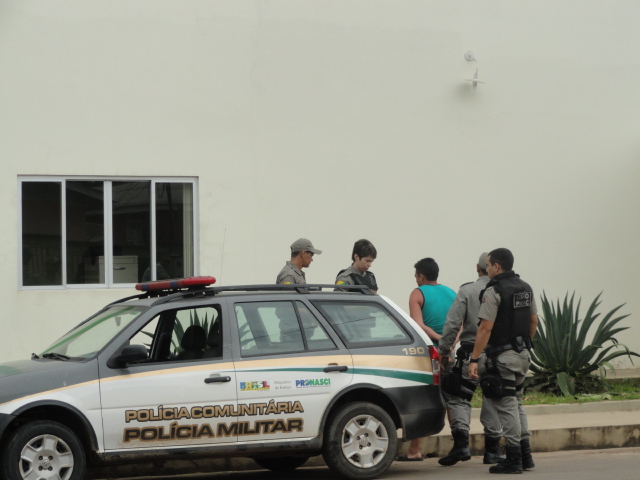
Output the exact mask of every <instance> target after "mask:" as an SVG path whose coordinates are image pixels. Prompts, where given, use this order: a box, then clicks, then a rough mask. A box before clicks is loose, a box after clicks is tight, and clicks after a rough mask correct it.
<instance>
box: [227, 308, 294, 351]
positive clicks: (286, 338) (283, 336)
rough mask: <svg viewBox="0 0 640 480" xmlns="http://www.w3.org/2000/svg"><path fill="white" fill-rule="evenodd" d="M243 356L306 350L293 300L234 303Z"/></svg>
mask: <svg viewBox="0 0 640 480" xmlns="http://www.w3.org/2000/svg"><path fill="white" fill-rule="evenodd" d="M235 311H236V319H237V322H238V332H239V336H240V354H241V355H242V356H243V357H248V356H255V355H270V354H282V353H294V352H301V351H304V350H305V340H304V339H303V334H302V329H301V327H300V322H299V321H298V315H297V313H296V309H295V308H294V305H293V302H247V303H237V304H236V306H235Z"/></svg>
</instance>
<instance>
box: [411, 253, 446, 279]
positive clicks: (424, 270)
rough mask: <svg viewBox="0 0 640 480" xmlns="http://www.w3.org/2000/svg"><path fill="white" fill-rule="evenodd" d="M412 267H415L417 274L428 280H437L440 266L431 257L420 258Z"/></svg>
mask: <svg viewBox="0 0 640 480" xmlns="http://www.w3.org/2000/svg"><path fill="white" fill-rule="evenodd" d="M413 267H414V268H415V269H416V273H417V274H422V275H424V277H425V278H426V279H427V280H428V281H430V282H435V281H436V280H438V274H439V273H440V268H439V267H438V264H437V263H436V261H435V260H434V259H433V258H431V257H426V258H423V259H422V260H418V262H417V263H416V264H415V265H414V266H413Z"/></svg>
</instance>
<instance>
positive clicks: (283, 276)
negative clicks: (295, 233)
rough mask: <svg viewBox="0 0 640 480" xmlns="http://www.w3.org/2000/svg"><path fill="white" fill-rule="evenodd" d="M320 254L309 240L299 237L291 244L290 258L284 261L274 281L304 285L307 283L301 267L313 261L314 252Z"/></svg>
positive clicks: (320, 251)
mask: <svg viewBox="0 0 640 480" xmlns="http://www.w3.org/2000/svg"><path fill="white" fill-rule="evenodd" d="M316 253H317V254H318V255H320V254H321V253H322V250H318V249H317V248H315V247H314V246H313V243H311V241H310V240H308V239H306V238H299V239H298V240H296V241H295V242H293V243H292V244H291V260H290V261H288V262H287V263H285V265H284V267H282V270H280V273H278V277H277V278H276V283H281V284H285V285H289V284H298V285H304V284H306V283H307V280H306V278H305V275H304V272H303V271H302V269H303V268H307V267H308V266H309V265H311V262H313V256H314V255H315V254H316Z"/></svg>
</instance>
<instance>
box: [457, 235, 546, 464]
mask: <svg viewBox="0 0 640 480" xmlns="http://www.w3.org/2000/svg"><path fill="white" fill-rule="evenodd" d="M487 274H488V275H489V278H490V279H491V280H490V281H489V283H488V284H487V288H486V290H484V292H483V293H482V294H481V295H482V304H481V306H480V312H479V314H478V317H479V318H480V323H479V325H478V333H477V334H476V341H475V346H474V348H473V352H472V354H471V358H470V359H469V368H468V373H469V377H470V378H472V379H477V378H478V371H479V370H480V373H481V380H480V385H481V387H483V393H484V394H485V396H486V397H487V399H486V401H487V402H490V403H491V404H492V406H494V408H495V409H496V411H497V412H498V416H499V418H500V422H501V424H502V429H503V433H504V438H505V442H506V444H507V458H506V460H505V461H503V462H502V463H499V464H498V465H494V466H492V467H490V468H489V473H507V474H509V473H522V471H523V469H524V470H529V469H531V468H533V467H535V463H534V462H533V458H532V456H531V447H530V444H529V432H528V424H527V416H526V414H525V412H524V409H523V408H522V387H523V384H524V378H525V375H526V374H527V370H528V369H529V363H530V360H531V357H530V356H529V348H531V345H532V344H531V339H532V338H533V336H534V335H535V333H536V328H537V326H538V315H537V313H538V312H537V308H536V304H535V299H534V296H533V290H532V289H531V287H530V286H529V285H528V284H527V283H526V282H524V281H522V280H520V277H519V276H518V275H517V274H516V273H515V272H514V271H513V254H512V253H511V251H509V250H508V249H506V248H497V249H495V250H492V251H491V252H489V257H488V258H487ZM485 347H486V350H485ZM483 350H485V354H486V359H485V361H484V362H483V364H481V365H478V362H479V361H480V354H481V353H482V351H483Z"/></svg>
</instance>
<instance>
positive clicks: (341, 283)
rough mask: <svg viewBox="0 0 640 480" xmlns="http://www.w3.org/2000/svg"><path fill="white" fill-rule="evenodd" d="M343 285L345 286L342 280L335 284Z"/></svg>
mask: <svg viewBox="0 0 640 480" xmlns="http://www.w3.org/2000/svg"><path fill="white" fill-rule="evenodd" d="M344 284H345V283H344V282H343V281H342V280H338V281H337V282H336V285H344Z"/></svg>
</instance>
